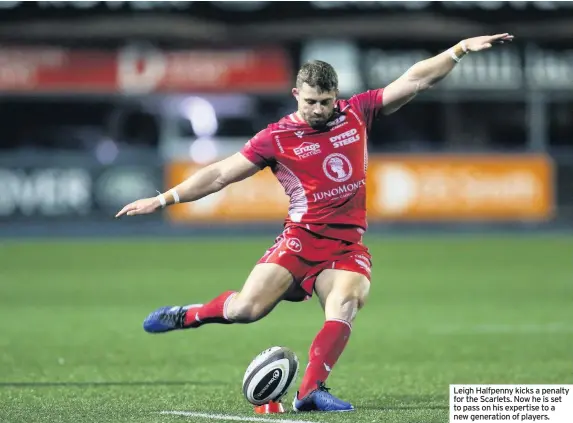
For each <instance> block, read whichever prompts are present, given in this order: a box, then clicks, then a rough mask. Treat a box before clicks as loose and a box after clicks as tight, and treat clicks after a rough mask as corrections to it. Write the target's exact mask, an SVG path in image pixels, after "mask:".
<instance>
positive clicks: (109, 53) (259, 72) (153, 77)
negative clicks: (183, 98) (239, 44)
mask: <svg viewBox="0 0 573 423" xmlns="http://www.w3.org/2000/svg"><path fill="white" fill-rule="evenodd" d="M290 79H291V65H290V62H289V59H288V56H287V54H286V53H285V52H284V51H283V50H282V49H281V48H271V47H269V48H261V49H228V50H220V49H219V50H204V49H198V50H188V51H187V50H169V51H167V50H161V49H159V48H156V47H154V46H152V45H150V44H144V45H135V44H132V45H127V46H125V47H122V48H120V49H117V50H76V49H66V48H59V47H6V48H0V91H4V92H33V93H34V94H36V93H40V92H42V93H57V92H66V93H134V94H146V93H154V92H177V93H179V92H188V91H203V92H230V91H231V92H235V91H239V92H243V93H244V92H250V93H252V92H274V91H279V90H283V89H286V88H289V87H290V85H291V80H290Z"/></svg>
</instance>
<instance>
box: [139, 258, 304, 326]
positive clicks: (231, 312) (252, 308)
mask: <svg viewBox="0 0 573 423" xmlns="http://www.w3.org/2000/svg"><path fill="white" fill-rule="evenodd" d="M292 283H293V278H292V275H291V273H290V272H289V271H288V270H287V269H285V268H284V267H282V266H279V265H278V264H274V263H261V264H257V265H256V266H255V267H254V268H253V270H252V271H251V274H250V275H249V277H248V278H247V281H246V282H245V284H244V286H243V288H242V289H241V291H240V292H236V291H226V292H224V293H222V294H221V295H219V296H217V297H216V298H214V299H213V300H211V301H209V302H208V303H206V304H192V305H187V306H166V307H161V308H159V309H157V310H155V311H153V312H152V313H151V314H149V316H147V318H146V319H145V321H144V322H143V328H144V329H145V331H147V332H150V333H163V332H169V331H172V330H177V329H188V328H197V327H199V326H202V325H204V324H207V323H221V324H231V323H251V322H255V321H257V320H259V319H261V318H263V317H264V316H266V315H267V314H268V313H269V312H270V311H271V310H272V309H273V308H274V307H275V306H276V305H277V303H278V302H279V301H281V300H282V299H283V298H284V297H285V295H286V294H287V292H289V290H290V289H291V285H292Z"/></svg>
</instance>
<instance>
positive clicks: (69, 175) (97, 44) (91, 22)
mask: <svg viewBox="0 0 573 423" xmlns="http://www.w3.org/2000/svg"><path fill="white" fill-rule="evenodd" d="M572 5H573V2H540V1H538V2H535V1H534V2H426V1H421V2H385V1H380V2H345V1H343V2H296V3H282V2H267V1H261V2H146V1H136V2H99V1H89V2H73V1H72V2H20V1H9V2H1V3H0V22H1V24H0V43H1V47H0V92H1V93H2V94H1V96H0V303H1V304H2V307H1V308H0V317H1V319H0V333H3V338H4V339H2V340H0V345H3V347H5V348H3V352H2V353H0V369H1V370H2V371H1V372H0V400H1V401H0V402H1V403H3V404H9V406H8V407H7V408H3V410H4V413H7V414H4V415H2V413H3V412H2V411H0V417H3V419H4V420H2V418H0V420H2V421H31V420H30V419H31V417H30V416H35V417H34V418H35V419H40V420H41V419H42V416H44V417H45V418H46V421H52V422H53V421H80V420H81V419H80V417H81V416H84V417H83V418H84V419H85V420H86V421H87V420H90V421H111V420H115V421H131V420H130V419H132V418H134V419H135V418H137V419H139V420H137V421H143V420H142V419H144V420H145V419H147V420H145V421H155V420H153V419H154V418H157V417H153V418H151V417H149V415H151V414H150V413H152V412H151V411H150V410H157V409H176V408H177V407H179V409H191V410H199V411H204V412H210V411H212V410H219V411H221V412H224V413H231V414H237V413H238V414H239V415H243V414H245V415H249V413H250V411H249V409H248V406H245V404H244V402H241V398H240V391H238V390H236V386H235V385H237V386H238V384H239V382H238V381H239V380H240V378H241V377H242V371H244V368H245V367H246V364H248V361H249V359H250V358H252V356H254V355H255V354H256V353H258V352H259V351H260V350H262V349H263V348H266V347H268V346H269V344H286V345H289V346H292V348H294V349H295V350H296V352H297V354H299V356H300V357H301V359H302V361H303V362H304V360H305V356H306V348H307V346H308V344H309V342H310V340H311V339H312V336H313V335H314V333H315V332H316V330H318V327H319V326H318V325H319V324H320V310H319V309H318V307H317V306H316V304H315V303H314V302H312V304H302V305H292V304H287V305H285V306H281V307H282V308H279V309H278V310H277V312H276V313H277V314H278V317H272V316H271V317H270V318H269V319H266V320H265V321H263V322H260V323H257V324H256V325H254V326H253V327H247V328H244V327H238V328H233V329H231V330H230V332H220V331H219V330H221V331H226V330H229V328H209V329H207V330H205V331H204V332H199V333H198V334H196V335H193V336H196V338H193V342H192V343H191V344H189V342H190V341H189V339H190V338H188V337H186V336H179V334H177V335H174V336H173V337H172V338H169V339H168V340H165V338H163V339H161V338H160V339H159V340H158V339H157V338H154V339H149V338H148V337H146V336H145V335H144V334H140V332H142V331H141V330H140V323H141V319H142V318H143V317H144V316H145V314H146V313H147V312H148V311H150V310H151V309H153V308H155V307H156V306H159V305H163V302H166V303H177V302H187V301H204V300H206V299H208V298H210V297H212V296H214V295H216V294H217V293H218V292H219V291H221V290H222V289H228V288H238V287H239V286H240V284H241V283H242V281H243V280H244V278H245V277H246V275H247V274H248V271H249V269H250V267H251V266H252V264H253V263H254V262H255V261H256V260H257V259H258V257H260V255H262V253H263V252H264V250H265V249H266V248H267V247H268V246H270V244H271V243H272V239H273V237H274V236H275V235H276V234H277V233H278V231H279V230H280V228H281V223H282V219H283V218H284V215H285V212H286V207H285V206H286V198H285V196H284V193H283V192H282V190H281V188H280V186H279V185H278V183H276V182H275V181H274V180H273V179H272V177H271V176H270V175H269V172H268V171H266V172H263V173H262V174H260V175H257V176H256V177H255V178H252V180H248V181H244V182H241V183H239V184H236V185H233V186H232V187H229V188H228V189H226V190H225V191H223V192H221V193H219V194H217V195H214V196H212V197H210V198H208V199H205V200H203V201H200V202H198V203H196V204H193V205H178V206H175V207H173V208H170V209H169V210H167V211H165V212H163V213H157V214H155V215H152V216H145V217H141V218H139V217H138V218H134V219H121V220H115V219H113V215H114V214H115V213H116V212H117V210H119V209H120V208H121V207H122V206H123V205H124V204H126V203H127V202H130V201H132V200H134V199H136V198H140V197H143V196H151V195H154V194H155V192H156V190H165V189H167V188H168V187H170V186H172V185H173V184H174V183H177V182H179V181H180V180H181V179H182V178H183V177H185V176H186V175H187V174H189V172H191V171H193V169H196V168H197V167H198V166H202V165H204V164H205V163H208V162H210V161H212V160H216V159H217V158H220V157H223V156H225V155H228V154H231V153H233V152H235V151H237V150H238V149H240V148H241V146H242V145H243V144H244V143H245V142H246V141H247V140H248V139H249V138H250V137H251V136H252V135H253V134H254V133H256V132H257V131H258V130H260V129H262V128H263V127H265V126H266V125H267V124H268V123H269V122H272V121H274V120H276V119H277V118H279V117H281V116H283V115H284V114H286V113H289V112H290V111H292V110H293V108H294V107H295V103H294V100H293V98H292V96H291V95H290V88H291V86H292V83H293V79H294V75H295V72H296V69H297V68H298V66H299V65H300V64H301V63H302V62H304V61H305V60H307V59H311V58H318V59H323V60H326V61H329V62H330V63H332V64H333V65H334V66H335V68H336V69H337V70H338V72H339V78H340V87H341V91H342V93H341V94H342V96H344V97H348V96H350V95H352V94H353V93H355V92H359V91H361V90H365V89H369V88H377V87H382V86H384V85H386V84H387V83H389V82H391V81H392V80H393V79H395V78H396V77H398V76H399V75H400V74H401V73H402V72H404V71H405V70H406V69H407V68H408V67H409V66H411V65H412V64H414V63H415V62H416V61H418V60H421V59H423V58H426V57H429V56H430V55H433V54H435V53H438V52H440V51H442V50H444V49H446V48H447V47H449V46H451V45H453V44H455V43H456V42H457V41H459V40H461V39H463V38H468V37H470V36H476V35H483V34H489V33H496V32H510V33H513V34H514V35H515V36H516V37H517V38H516V40H515V42H514V43H513V44H512V45H508V46H503V48H497V49H493V50H491V51H488V52H485V53H483V54H482V53H480V54H475V55H470V56H469V57H467V58H465V59H464V61H463V62H462V64H461V66H459V67H458V68H457V69H456V70H455V71H454V72H453V73H452V75H451V76H450V77H449V78H448V79H447V80H445V81H443V82H442V83H440V85H439V86H437V87H436V88H434V89H433V90H431V91H430V92H428V93H424V94H422V95H420V96H419V97H418V98H417V99H415V100H414V101H413V102H412V103H411V104H409V105H408V106H406V107H404V108H403V109H402V110H401V111H400V112H398V113H396V114H394V115H392V116H390V117H386V118H382V119H381V120H379V121H377V122H376V123H375V125H374V128H373V130H372V134H371V137H370V140H369V142H370V152H371V156H370V169H369V178H370V179H369V220H370V225H371V227H370V231H369V234H368V242H369V245H370V246H371V249H372V252H373V254H374V255H375V257H374V266H375V267H374V271H375V275H374V283H375V284H376V288H377V289H376V290H373V294H372V295H373V298H372V300H371V303H370V307H367V309H366V310H365V311H364V314H363V315H364V317H363V320H362V323H361V321H360V320H359V321H358V322H357V326H358V327H360V325H362V327H361V328H360V329H359V330H356V331H355V332H356V335H355V338H353V343H351V346H350V347H349V349H348V351H347V353H345V356H343V359H341V365H340V368H339V369H340V370H338V368H337V371H336V372H334V373H333V376H332V383H333V384H334V386H335V387H336V389H337V393H340V394H342V395H344V394H346V396H347V397H350V398H352V399H353V400H355V399H356V395H357V394H356V393H357V392H360V395H365V396H364V397H363V398H362V399H359V400H357V402H358V405H359V406H362V407H363V408H364V409H366V410H367V411H366V413H371V414H372V416H371V415H370V414H364V415H359V416H358V417H357V419H358V420H356V421H361V420H360V419H362V418H363V417H364V418H365V419H370V420H365V421H372V420H371V418H372V417H373V418H381V419H387V420H388V421H397V422H401V421H404V422H406V421H411V419H418V420H415V421H425V422H433V421H436V422H443V421H446V420H445V416H446V415H447V384H448V383H454V382H464V383H474V382H480V381H481V382H487V383H490V382H491V383H493V382H499V383H517V382H524V383H527V382H531V383H534V382H535V383H549V382H556V383H561V382H565V381H566V380H568V381H569V382H570V381H571V368H570V363H569V362H570V354H571V351H572V347H573V337H572V335H571V325H570V323H571V321H572V318H573V315H572V310H573V307H571V298H572V297H571V294H572V292H571V291H572V279H571V276H572V274H573V273H572V272H571V271H572V266H571V251H573V249H572V246H573V245H572V238H571V229H572V228H573V183H572V182H571V181H573V119H571V116H572V113H573V84H572V83H571V81H573V50H572V47H573V45H572V44H571V40H572V39H573V37H572V36H573V24H572V20H573V6H572ZM460 234H463V235H464V237H458V236H457V235H460ZM401 235H408V237H401ZM176 237H177V238H178V239H177V240H176V241H175V240H174V238H176ZM70 239H75V241H74V242H71V241H70ZM301 310H302V311H301ZM293 313H295V314H294V316H295V317H293ZM311 315H312V316H313V317H312V318H313V319H314V322H315V323H316V324H315V325H314V326H311V327H310V326H307V324H306V323H305V322H306V321H307V319H310V317H309V316H311ZM281 316H282V318H281ZM288 321H290V322H291V324H292V326H293V327H294V329H293V327H288V324H287V323H285V322H288ZM380 322H382V323H380ZM315 326H316V327H315ZM211 329H212V331H211ZM230 334H233V335H230ZM229 337H236V338H233V339H237V340H238V341H239V340H242V341H243V342H244V343H243V346H242V347H238V346H235V348H236V350H235V351H234V353H235V354H234V356H233V357H229V356H228V354H225V351H226V348H228V344H225V343H224V341H225V340H228V339H229ZM201 342H202V343H203V345H204V348H205V349H207V350H208V352H204V351H203V350H202V349H200V347H199V346H200V345H201ZM536 343H537V345H539V347H533V346H532V345H536ZM128 344H129V345H128ZM174 345H175V347H174ZM239 345H240V343H239ZM42 346H43V347H42ZM462 346H463V347H462ZM38 348H40V349H39V350H38ZM172 348H177V352H176V353H175V354H174V353H173V350H172ZM143 351H145V353H143ZM184 351H187V353H188V354H189V355H187V354H186V353H184ZM126 355H129V356H130V358H131V360H127V359H126V358H125V357H126ZM174 355H175V357H173V356H174ZM343 362H344V364H342V363H343ZM193 363H195V364H197V363H200V365H193ZM376 363H378V364H380V366H378V365H376ZM566 363H569V364H566ZM353 374H360V377H359V378H358V379H359V380H358V381H357V380H356V378H355V377H353V376H352V375H353ZM233 378H234V379H233ZM373 378H374V379H375V382H374V380H373ZM231 379H232V380H231ZM162 381H163V382H162ZM197 381H201V382H200V383H199V382H197ZM233 381H236V382H235V383H234V382H233ZM195 382H197V384H194V383H195ZM209 382H213V383H212V384H210V383H209ZM162 383H163V384H162ZM201 383H203V384H204V385H201ZM42 384H44V385H42ZM363 384H364V386H367V387H366V388H363ZM39 386H43V387H45V388H46V389H45V390H43V391H42V390H41V389H40V390H38V387H39ZM70 386H72V387H73V386H75V387H83V391H80V392H82V393H80V394H78V393H77V392H75V393H70V391H69V388H70ZM94 386H95V387H98V386H103V387H104V389H100V390H92V389H95V388H94ZM182 386H183V389H192V390H193V392H195V394H194V399H189V398H186V399H184V398H180V397H178V396H177V395H176V393H177V392H180V390H181V389H182V388H181V387H182ZM229 390H235V394H234V396H232V398H231V399H229V400H221V401H222V403H219V402H218V400H215V398H220V397H221V395H222V393H223V392H228V391H229ZM237 392H238V394H237ZM158 393H160V394H161V395H162V400H161V402H160V404H158V403H157V402H154V401H156V395H158ZM74 395H80V396H79V397H78V398H82V399H81V400H77V399H76V400H74V398H76V397H74ZM201 395H204V396H203V397H201ZM118 398H119V399H118ZM141 398H145V401H146V402H147V405H148V408H146V406H145V405H141V403H142V401H141ZM69 401H71V403H70V402H69ZM74 401H75V402H74ZM145 401H144V402H145ZM225 401H226V402H225ZM70 404H71V406H70ZM102 404H106V405H105V407H102V406H101V405H102ZM126 404H127V405H126ZM134 404H139V405H134ZM106 407H107V408H106ZM138 407H139V408H138ZM0 408H2V407H0ZM107 409H109V410H111V411H110V413H111V414H109V415H108V414H105V411H102V410H107ZM6 410H8V411H7V412H6ZM126 410H127V411H126ZM100 413H101V414H100ZM144 415H145V416H146V417H145V418H144V417H143V416H144ZM38 416H39V417H38ZM86 416H87V417H86ZM110 416H112V417H113V418H112V417H110ZM133 416H135V417H133ZM165 418H167V417H165ZM165 418H163V420H158V421H165V420H164V419H165ZM419 419H422V420H419ZM35 421H36V420H35ZM134 421H135V420H134ZM193 421H203V420H201V418H197V419H195V420H193ZM205 421H208V420H205ZM325 421H326V420H325ZM328 421H339V420H328Z"/></svg>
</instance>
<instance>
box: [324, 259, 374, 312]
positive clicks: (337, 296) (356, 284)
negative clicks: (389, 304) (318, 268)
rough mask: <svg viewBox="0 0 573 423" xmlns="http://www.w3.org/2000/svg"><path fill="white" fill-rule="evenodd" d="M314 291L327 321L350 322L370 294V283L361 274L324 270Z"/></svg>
mask: <svg viewBox="0 0 573 423" xmlns="http://www.w3.org/2000/svg"><path fill="white" fill-rule="evenodd" d="M314 290H315V292H316V295H317V296H318V298H319V300H320V303H321V305H322V308H323V309H324V314H325V317H326V319H327V320H330V319H340V320H345V321H348V322H352V321H353V320H354V318H355V317H356V313H357V312H358V310H359V309H361V308H362V307H363V306H364V304H365V303H366V300H367V299H368V294H369V292H370V281H369V279H368V278H367V277H366V276H365V275H364V274H362V273H359V272H354V271H349V270H340V269H325V270H323V271H322V272H320V274H319V275H318V277H317V278H316V282H315V284H314Z"/></svg>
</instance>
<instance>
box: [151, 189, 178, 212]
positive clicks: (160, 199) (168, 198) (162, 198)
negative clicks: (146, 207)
mask: <svg viewBox="0 0 573 423" xmlns="http://www.w3.org/2000/svg"><path fill="white" fill-rule="evenodd" d="M155 201H156V206H157V207H156V208H161V209H164V208H165V207H167V206H170V205H172V204H177V203H179V202H181V198H180V197H179V194H178V193H177V191H176V190H175V189H174V188H173V189H170V190H169V191H167V192H164V193H159V195H157V196H156V197H155Z"/></svg>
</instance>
